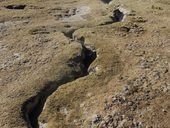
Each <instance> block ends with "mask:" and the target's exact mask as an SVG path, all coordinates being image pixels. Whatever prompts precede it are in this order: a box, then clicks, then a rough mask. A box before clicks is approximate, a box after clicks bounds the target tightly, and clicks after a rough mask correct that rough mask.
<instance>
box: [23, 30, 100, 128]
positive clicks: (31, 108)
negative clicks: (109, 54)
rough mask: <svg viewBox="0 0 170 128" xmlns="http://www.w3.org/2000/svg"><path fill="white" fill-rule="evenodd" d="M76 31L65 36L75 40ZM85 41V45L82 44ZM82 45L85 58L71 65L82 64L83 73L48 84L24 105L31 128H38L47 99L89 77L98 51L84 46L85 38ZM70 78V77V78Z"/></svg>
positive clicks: (24, 113)
mask: <svg viewBox="0 0 170 128" xmlns="http://www.w3.org/2000/svg"><path fill="white" fill-rule="evenodd" d="M74 31H75V30H72V31H70V32H68V33H64V35H65V36H66V37H68V38H70V39H72V40H74V39H73V33H74ZM82 41H83V43H82ZM79 43H80V44H81V45H82V49H83V50H82V51H83V54H84V57H83V56H80V57H82V58H75V59H72V60H71V63H73V64H74V63H80V64H81V72H82V73H75V72H73V75H74V79H67V78H63V79H60V80H59V81H50V82H48V83H47V84H46V86H45V88H44V89H42V90H41V91H40V92H39V93H38V94H37V95H36V96H34V97H32V98H30V99H28V100H27V101H26V102H25V103H24V104H23V105H22V112H23V117H24V119H25V121H26V122H27V123H28V127H29V128H38V127H39V123H38V117H39V115H40V114H41V112H42V111H43V107H44V105H45V102H46V100H47V98H48V97H49V96H50V95H51V94H52V93H53V92H55V91H56V90H57V89H58V87H59V86H62V85H63V84H66V83H68V82H72V81H74V80H76V79H78V78H80V77H84V76H87V75H88V74H89V73H88V68H89V66H90V64H91V63H92V62H93V61H94V60H95V59H96V57H97V55H96V51H94V50H91V49H89V48H87V47H86V46H85V45H84V38H83V40H81V42H79ZM68 78H69V76H68Z"/></svg>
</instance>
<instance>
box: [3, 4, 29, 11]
mask: <svg viewBox="0 0 170 128" xmlns="http://www.w3.org/2000/svg"><path fill="white" fill-rule="evenodd" d="M25 7H26V5H7V6H5V8H6V9H14V10H23V9H25Z"/></svg>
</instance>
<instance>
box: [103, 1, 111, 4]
mask: <svg viewBox="0 0 170 128" xmlns="http://www.w3.org/2000/svg"><path fill="white" fill-rule="evenodd" d="M101 1H102V2H103V3H105V4H109V3H110V2H111V1H112V0H101Z"/></svg>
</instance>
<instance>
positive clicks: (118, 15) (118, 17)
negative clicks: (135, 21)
mask: <svg viewBox="0 0 170 128" xmlns="http://www.w3.org/2000/svg"><path fill="white" fill-rule="evenodd" d="M123 17H124V13H123V12H121V11H120V10H119V9H116V10H114V11H113V16H112V17H111V18H112V20H113V21H114V22H120V21H122V20H123Z"/></svg>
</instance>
